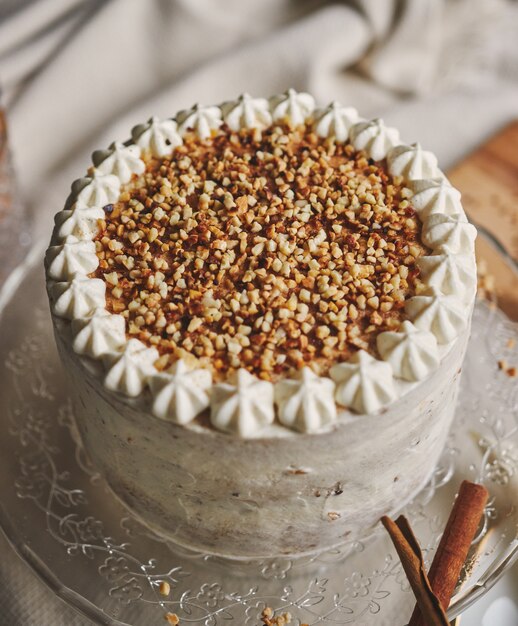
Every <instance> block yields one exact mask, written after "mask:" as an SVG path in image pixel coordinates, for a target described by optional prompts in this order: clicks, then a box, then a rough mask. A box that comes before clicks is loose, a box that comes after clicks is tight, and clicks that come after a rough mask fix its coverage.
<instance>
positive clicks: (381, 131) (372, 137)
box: [349, 118, 399, 161]
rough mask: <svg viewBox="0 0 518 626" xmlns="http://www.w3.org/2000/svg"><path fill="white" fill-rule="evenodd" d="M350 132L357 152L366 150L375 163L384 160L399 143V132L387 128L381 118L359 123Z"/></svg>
mask: <svg viewBox="0 0 518 626" xmlns="http://www.w3.org/2000/svg"><path fill="white" fill-rule="evenodd" d="M349 132H350V137H351V141H352V144H353V146H354V147H355V148H356V150H365V152H366V153H367V155H368V156H369V157H370V158H371V159H374V160H375V161H381V160H382V159H384V158H385V157H386V156H387V153H388V151H389V150H391V149H392V148H393V147H394V146H396V145H397V144H398V143H399V131H398V130H397V129H396V128H391V127H390V126H385V122H384V121H383V120H382V119H380V118H377V119H374V120H369V121H363V122H358V124H355V125H354V126H352V127H351V129H350V131H349Z"/></svg>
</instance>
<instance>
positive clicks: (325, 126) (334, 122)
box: [315, 102, 360, 142]
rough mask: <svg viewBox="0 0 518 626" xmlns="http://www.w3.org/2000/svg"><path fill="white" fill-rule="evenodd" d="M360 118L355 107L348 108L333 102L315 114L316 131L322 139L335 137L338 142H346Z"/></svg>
mask: <svg viewBox="0 0 518 626" xmlns="http://www.w3.org/2000/svg"><path fill="white" fill-rule="evenodd" d="M359 119H360V116H359V115H358V111H357V110H356V109H355V108H354V107H346V106H343V105H342V104H340V103H339V102H331V104H330V105H329V106H328V107H326V108H325V109H319V110H318V111H316V113H315V130H316V132H317V135H319V136H320V137H335V139H336V141H341V142H345V141H347V139H348V137H349V131H350V129H351V127H352V126H353V125H354V124H356V123H357V122H358V120H359Z"/></svg>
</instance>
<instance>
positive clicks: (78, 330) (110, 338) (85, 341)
mask: <svg viewBox="0 0 518 626" xmlns="http://www.w3.org/2000/svg"><path fill="white" fill-rule="evenodd" d="M72 334H73V336H74V340H73V342H72V348H73V350H74V352H76V353H77V354H83V355H85V356H89V357H91V358H94V359H98V358H100V357H103V356H105V355H106V354H111V353H113V352H118V351H119V350H121V349H122V348H123V346H124V344H125V342H126V320H125V319H124V318H123V317H122V315H112V314H110V313H108V312H107V311H106V310H105V309H97V310H96V311H95V313H94V315H92V317H83V318H79V319H75V320H72Z"/></svg>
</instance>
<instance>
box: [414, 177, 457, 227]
mask: <svg viewBox="0 0 518 626" xmlns="http://www.w3.org/2000/svg"><path fill="white" fill-rule="evenodd" d="M407 185H408V187H409V188H410V190H411V191H412V192H413V195H412V206H413V207H414V208H415V209H416V210H417V212H418V214H419V217H420V218H421V219H422V220H425V219H426V218H427V217H428V216H429V215H433V214H434V213H440V214H444V215H451V216H452V215H459V214H460V215H462V214H463V213H464V210H463V208H462V204H461V202H460V191H458V190H457V189H455V188H454V187H452V186H451V184H450V183H449V181H448V180H446V178H425V179H417V180H412V181H408V183H407Z"/></svg>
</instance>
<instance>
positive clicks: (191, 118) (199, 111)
mask: <svg viewBox="0 0 518 626" xmlns="http://www.w3.org/2000/svg"><path fill="white" fill-rule="evenodd" d="M176 120H177V122H178V130H179V132H180V133H181V134H182V135H184V134H185V133H186V132H187V131H188V130H189V129H192V130H193V131H194V132H195V133H196V134H197V135H198V137H199V138H200V139H207V138H208V137H210V136H211V135H212V131H214V130H217V129H218V128H219V127H220V126H221V124H222V123H223V121H222V119H221V109H220V108H219V107H217V106H203V105H201V104H195V105H194V106H193V108H192V109H188V110H187V111H180V113H178V115H177V117H176Z"/></svg>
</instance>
